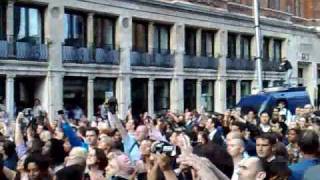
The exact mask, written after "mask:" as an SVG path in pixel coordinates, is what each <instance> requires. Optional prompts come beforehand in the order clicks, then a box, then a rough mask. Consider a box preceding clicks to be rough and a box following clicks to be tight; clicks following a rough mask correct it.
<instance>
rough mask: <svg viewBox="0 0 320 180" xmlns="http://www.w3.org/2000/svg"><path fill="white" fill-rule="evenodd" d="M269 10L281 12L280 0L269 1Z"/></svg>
mask: <svg viewBox="0 0 320 180" xmlns="http://www.w3.org/2000/svg"><path fill="white" fill-rule="evenodd" d="M268 8H270V9H276V10H280V0H268Z"/></svg>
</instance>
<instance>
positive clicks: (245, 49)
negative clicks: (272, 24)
mask: <svg viewBox="0 0 320 180" xmlns="http://www.w3.org/2000/svg"><path fill="white" fill-rule="evenodd" d="M250 41H251V38H250V37H247V36H243V37H241V58H242V59H250V58H251V55H250V52H251V50H250V48H251V44H250Z"/></svg>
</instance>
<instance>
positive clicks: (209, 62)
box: [184, 55, 218, 69]
mask: <svg viewBox="0 0 320 180" xmlns="http://www.w3.org/2000/svg"><path fill="white" fill-rule="evenodd" d="M184 68H195V69H217V68H218V60H216V59H214V58H213V57H206V56H192V55H185V56H184Z"/></svg>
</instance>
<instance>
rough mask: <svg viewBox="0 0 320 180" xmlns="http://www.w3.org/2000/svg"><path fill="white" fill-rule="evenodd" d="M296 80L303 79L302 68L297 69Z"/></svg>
mask: <svg viewBox="0 0 320 180" xmlns="http://www.w3.org/2000/svg"><path fill="white" fill-rule="evenodd" d="M298 78H303V68H298Z"/></svg>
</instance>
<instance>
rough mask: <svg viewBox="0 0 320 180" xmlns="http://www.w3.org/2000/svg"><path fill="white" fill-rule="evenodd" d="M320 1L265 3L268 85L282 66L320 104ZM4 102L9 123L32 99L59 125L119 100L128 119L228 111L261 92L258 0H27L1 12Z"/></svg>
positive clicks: (0, 64)
mask: <svg viewBox="0 0 320 180" xmlns="http://www.w3.org/2000/svg"><path fill="white" fill-rule="evenodd" d="M319 6H320V2H317V1H311V0H310V1H298V0H281V1H280V0H269V1H268V0H262V1H261V15H262V16H261V23H262V26H261V27H262V35H263V45H262V46H263V63H262V64H263V76H262V77H263V84H264V86H265V87H268V86H270V87H271V86H274V85H277V84H278V83H279V82H280V81H281V78H282V77H283V74H281V73H280V72H278V67H279V62H280V59H281V58H284V57H286V58H288V59H289V60H290V61H291V62H292V65H293V68H294V73H293V79H294V82H295V85H300V86H306V87H307V89H308V91H309V94H310V95H311V97H312V100H313V103H314V104H317V99H318V94H319V92H318V89H319V88H318V84H319V83H318V74H319V73H318V71H319V70H318V63H320V60H319V59H318V57H320V51H318V48H319V47H320V41H319V32H320V31H318V30H319V28H318V25H319V23H318V22H319V17H320V12H319V9H320V8H317V7H319ZM0 10H1V12H0V23H1V26H0V36H1V37H0V97H2V99H3V101H4V102H5V105H6V109H7V111H8V112H9V114H10V118H13V117H14V114H15V113H16V112H17V111H18V110H20V109H23V108H24V107H30V106H32V103H33V99H35V98H38V99H40V100H41V101H42V105H43V107H44V108H45V109H46V110H47V111H48V112H49V115H50V117H51V118H54V117H55V115H56V114H55V113H56V111H57V110H59V109H62V108H63V107H64V108H65V109H71V108H73V107H75V106H76V105H78V106H80V107H81V108H82V109H84V111H85V113H86V114H87V115H88V117H90V118H92V117H93V116H94V114H95V113H96V112H97V109H98V106H99V104H102V103H103V102H104V101H105V98H107V97H110V96H116V97H117V99H118V103H119V107H118V108H119V112H120V115H121V117H122V118H123V117H124V116H125V114H126V112H127V111H128V109H129V108H130V107H131V108H132V110H133V112H134V113H135V114H137V115H138V114H139V113H141V112H143V111H148V112H149V113H150V114H152V115H153V114H156V113H161V112H165V111H166V110H169V109H170V110H172V111H174V112H183V111H184V110H185V109H187V108H188V109H198V110H200V109H202V108H205V109H206V110H207V111H217V112H223V111H224V110H225V109H226V108H230V107H233V106H234V105H235V104H236V102H237V101H238V100H239V99H240V98H241V96H244V95H247V94H250V93H252V92H253V91H255V90H256V89H257V79H256V70H255V69H256V68H255V61H254V59H255V47H256V44H255V38H254V36H255V34H254V28H253V17H252V0H185V1H183V0H130V1H129V0H68V1H66V0H25V1H19V0H18V1H8V3H4V4H1V8H0Z"/></svg>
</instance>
